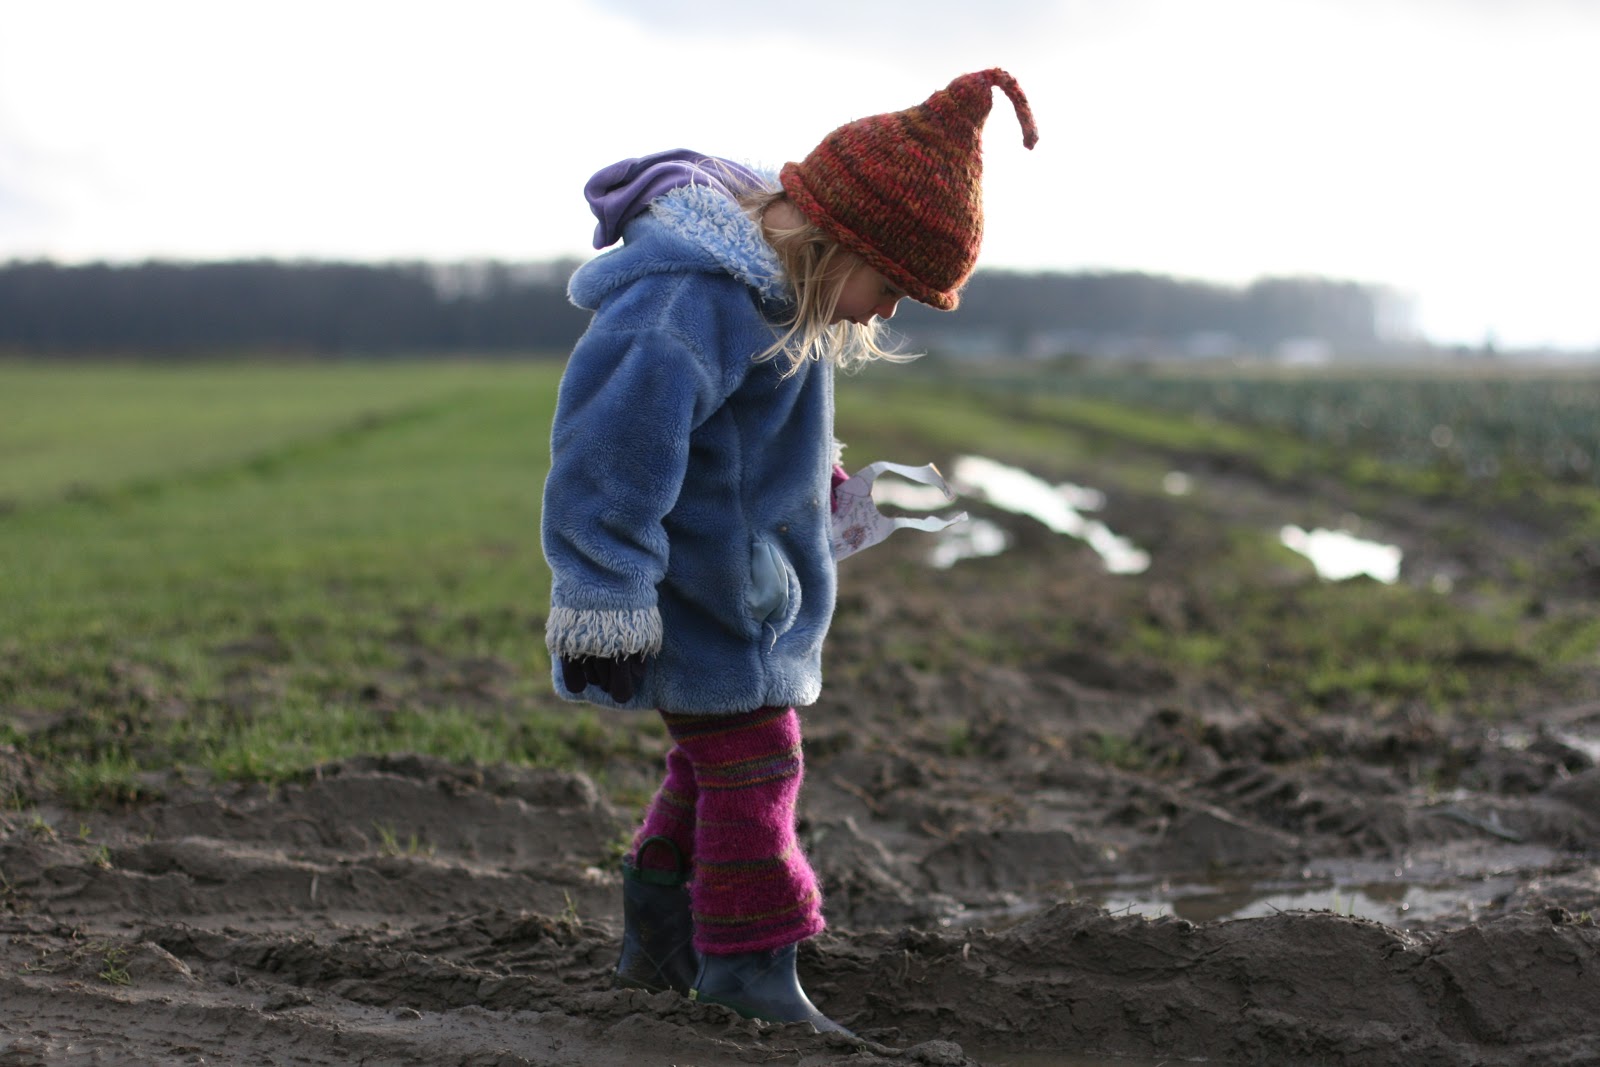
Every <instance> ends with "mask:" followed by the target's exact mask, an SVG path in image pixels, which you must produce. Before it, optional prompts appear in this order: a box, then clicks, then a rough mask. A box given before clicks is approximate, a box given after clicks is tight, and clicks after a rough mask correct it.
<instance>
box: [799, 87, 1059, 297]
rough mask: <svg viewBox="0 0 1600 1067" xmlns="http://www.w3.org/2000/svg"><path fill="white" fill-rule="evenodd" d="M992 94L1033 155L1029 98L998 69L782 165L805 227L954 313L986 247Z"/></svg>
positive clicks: (855, 125)
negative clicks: (986, 154) (1008, 108)
mask: <svg viewBox="0 0 1600 1067" xmlns="http://www.w3.org/2000/svg"><path fill="white" fill-rule="evenodd" d="M994 88H999V89H1001V90H1004V92H1005V94H1006V95H1007V96H1008V97H1010V98H1011V103H1012V105H1013V106H1014V107H1015V108H1016V111H1017V121H1019V122H1020V123H1021V124H1022V144H1023V146H1024V147H1026V148H1032V147H1033V146H1034V143H1035V142H1037V141H1038V139H1039V132H1038V130H1037V129H1035V128H1034V125H1033V110H1032V109H1031V108H1030V107H1028V99H1027V97H1025V96H1023V95H1022V89H1021V88H1020V87H1019V86H1018V85H1017V81H1016V79H1015V78H1013V77H1012V76H1011V75H1009V74H1007V73H1006V72H1005V71H1003V70H1001V69H999V68H998V67H995V68H993V69H990V70H983V71H978V72H976V73H974V74H963V75H961V77H959V78H957V79H956V80H955V81H953V82H951V83H950V84H949V85H948V86H946V87H945V88H943V89H941V90H939V91H938V92H936V93H934V94H933V95H932V96H930V97H928V99H927V100H926V101H925V102H923V103H921V104H919V105H917V106H916V107H913V108H908V109H907V110H905V111H894V112H890V113H888V114H885V115H873V116H872V117H871V118H865V119H858V120H856V121H855V122H850V123H846V124H845V125H843V126H840V127H839V128H838V129H837V130H834V131H833V132H832V133H830V134H828V136H827V137H825V138H823V140H822V143H821V144H819V145H818V146H817V147H816V148H815V149H813V150H812V152H811V154H810V155H809V156H807V157H806V158H805V160H804V161H803V162H800V163H786V164H784V167H783V170H782V171H781V172H779V175H778V178H779V181H781V182H782V183H783V188H784V191H785V192H787V193H788V194H789V199H790V200H792V201H794V205H795V206H796V207H798V208H799V209H800V211H801V212H802V213H803V214H804V215H805V216H806V218H807V219H809V220H810V221H811V222H812V223H813V224H815V225H816V226H817V227H819V228H820V229H821V230H822V231H823V232H824V233H826V234H828V236H830V237H832V238H833V239H834V240H836V241H838V242H839V243H840V244H841V245H843V246H844V247H845V248H847V249H849V250H850V251H852V252H854V253H855V254H856V255H858V256H860V257H861V258H862V259H864V260H865V261H866V262H867V263H869V264H871V265H872V266H873V267H875V268H877V270H878V271H879V272H880V273H881V274H882V275H883V276H884V277H885V278H887V279H889V281H890V282H891V283H893V284H894V285H896V286H898V287H900V288H901V289H903V290H905V292H906V293H907V295H909V296H910V297H911V298H912V299H914V300H918V301H921V302H922V303H924V304H929V305H932V306H933V307H936V308H938V309H939V310H941V311H951V310H954V308H955V306H956V305H957V304H958V303H959V302H960V300H961V293H960V290H961V286H962V284H963V283H964V282H966V280H967V277H968V276H969V275H971V274H972V268H973V267H974V266H975V265H976V264H977V260H978V246H979V245H980V244H981V243H982V241H983V191H982V180H983V160H982V158H981V152H980V143H979V138H980V135H981V134H982V131H983V123H984V120H985V119H987V118H988V117H989V108H990V106H991V105H992V104H993V101H994V94H993V92H991V90H992V89H994Z"/></svg>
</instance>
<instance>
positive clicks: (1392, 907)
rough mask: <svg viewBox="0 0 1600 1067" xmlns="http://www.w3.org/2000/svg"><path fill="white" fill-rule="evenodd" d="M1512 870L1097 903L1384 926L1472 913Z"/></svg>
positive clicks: (1162, 911) (1182, 889)
mask: <svg viewBox="0 0 1600 1067" xmlns="http://www.w3.org/2000/svg"><path fill="white" fill-rule="evenodd" d="M1517 884H1518V882H1517V878H1516V877H1515V876H1514V875H1505V876H1502V877H1497V878H1483V879H1478V880H1475V881H1472V882H1462V883H1453V884H1447V885H1442V886H1430V885H1419V884H1416V883H1408V882H1366V883H1360V884H1331V885H1328V884H1325V885H1319V886H1314V887H1307V886H1305V885H1304V884H1303V883H1279V884H1277V885H1274V884H1272V883H1270V882H1265V883H1253V884H1252V883H1242V884H1239V885H1235V886H1231V887H1230V886H1227V885H1173V886H1161V887H1157V888H1155V889H1153V890H1152V891H1150V892H1147V893H1141V894H1135V895H1130V896H1120V897H1119V896H1116V895H1110V896H1107V897H1105V898H1104V899H1103V900H1102V901H1101V906H1102V907H1104V908H1105V909H1106V910H1107V911H1109V912H1111V913H1113V914H1120V913H1124V912H1126V913H1128V914H1133V915H1144V916H1147V917H1149V918H1158V917H1160V916H1164V915H1172V916H1176V917H1177V918H1179V919H1187V920H1189V921H1190V922H1195V923H1203V922H1213V921H1216V920H1219V919H1258V918H1264V917H1266V916H1269V915H1276V914H1278V913H1279V912H1285V911H1326V912H1332V913H1333V914H1335V915H1348V916H1351V917H1354V918H1358V919H1372V920H1373V921H1375V922H1380V923H1383V924H1385V925H1387V926H1396V925H1399V924H1401V923H1404V922H1411V921H1422V920H1426V919H1437V918H1442V917H1444V916H1448V915H1461V914H1463V913H1469V914H1470V913H1472V912H1475V911H1477V910H1479V909H1481V908H1483V907H1486V906H1488V905H1489V904H1490V903H1492V902H1493V901H1494V900H1495V899H1496V898H1497V897H1502V896H1504V895H1505V894H1506V893H1508V892H1510V891H1511V890H1512V889H1514V888H1516V886H1517Z"/></svg>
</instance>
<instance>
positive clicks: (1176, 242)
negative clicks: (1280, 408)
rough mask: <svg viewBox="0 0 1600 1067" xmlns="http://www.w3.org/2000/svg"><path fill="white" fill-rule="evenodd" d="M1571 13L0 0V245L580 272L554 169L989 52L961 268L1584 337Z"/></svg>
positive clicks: (720, 136)
mask: <svg viewBox="0 0 1600 1067" xmlns="http://www.w3.org/2000/svg"><path fill="white" fill-rule="evenodd" d="M1597 56H1600V3H1596V2H1591V0H1054V2H1052V0H1037V2H1032V3H1026V2H1020V0H984V2H979V3H973V2H971V0H962V2H953V0H919V2H917V3H914V4H908V3H893V4H891V3H879V2H875V0H811V2H809V3H804V4H790V3H785V4H776V3H748V4H741V3H721V4H713V3H707V2H705V0H699V2H674V0H554V2H552V0H517V2H509V0H506V2H488V0H441V2H426V3H423V2H416V3H408V2H405V0H386V2H378V0H374V2H368V0H310V2H302V0H274V2H272V3H260V2H257V0H226V2H218V0H193V2H191V0H138V2H128V0H98V2H97V0H49V2H44V0H0V260H5V259H12V258H19V257H28V258H31V257H41V256H42V257H50V258H54V259H59V260H63V261H81V260H91V259H112V260H138V259H145V258H151V257H161V258H173V257H176V258H185V259H215V258H233V257H243V256H293V257H301V256H305V257H315V258H338V259H363V260H366V259H392V258H426V259H441V260H456V259H463V258H473V257H485V256H487V257H495V258H501V259H511V260H528V259H544V258H549V257H555V256H566V255H576V256H587V255H590V254H592V249H590V248H589V244H588V241H589V236H590V234H591V231H592V219H591V218H590V216H589V215H588V212H587V209H586V207H585V205H584V203H583V200H582V186H583V182H584V180H585V179H586V178H587V177H588V176H589V174H590V173H592V172H593V171H594V170H597V169H598V168H599V167H601V166H603V165H605V164H607V163H610V162H612V161H614V160H616V159H621V158H624V157H629V156H637V155H642V154H645V153H647V152H652V151H656V150H658V149H662V148H671V147H688V148H692V149H695V150H698V151H704V152H708V153H712V154H718V155H726V156H730V157H733V158H737V159H741V160H744V161H747V162H751V163H756V164H760V165H766V166H771V167H776V166H778V165H780V164H782V163H783V162H785V161H786V160H789V159H797V158H800V157H802V156H804V155H805V153H806V152H808V151H809V150H810V149H811V148H812V147H813V146H814V145H815V144H816V143H817V141H818V140H820V139H821V137H822V136H823V135H824V134H826V133H827V132H828V131H829V130H830V129H832V128H833V127H834V126H837V125H838V124H840V123H841V122H844V121H846V120H849V119H852V118H856V117H860V116H863V115H868V114H874V113H877V112H881V111H890V110H898V109H900V108H904V107H908V106H911V105H913V104H917V103H920V102H921V101H922V100H924V99H925V98H926V97H927V96H928V95H929V93H931V92H933V91H934V90H935V89H938V88H941V87H943V86H944V85H945V84H946V83H947V82H948V81H949V80H950V79H951V78H952V77H954V76H955V75H957V74H960V73H963V72H965V71H969V70H977V69H981V68H984V67H990V66H1000V67H1005V68H1006V69H1008V70H1010V71H1011V72H1012V73H1013V74H1014V75H1015V76H1016V77H1017V79H1018V81H1019V82H1020V83H1021V84H1022V87H1023V89H1024V90H1025V91H1026V92H1027V94H1028V96H1029V98H1030V99H1031V101H1032V104H1033V108H1034V112H1035V115H1036V117H1037V119H1038V124H1039V132H1040V141H1039V145H1038V147H1037V149H1035V150H1034V151H1033V152H1027V151H1025V150H1024V149H1023V148H1022V137H1021V132H1020V130H1019V128H1018V126H1017V123H1016V119H1015V117H1014V116H1013V113H1012V111H1011V108H1010V105H1009V104H1008V102H1007V101H1006V99H1005V97H1004V96H1003V95H1001V94H999V93H996V95H995V109H994V112H993V114H992V115H991V117H990V121H989V126H988V129H987V134H986V138H985V166H986V179H985V194H986V196H985V199H986V205H987V213H988V232H987V237H986V240H985V244H984V254H983V258H982V260H981V263H982V264H983V265H987V266H997V267H1022V268H1038V269H1060V270H1081V269H1131V270H1145V271H1151V272H1158V273H1167V274H1175V275H1179V276H1182V277H1190V278H1203V279H1211V280H1216V281H1224V282H1240V281H1248V280H1250V279H1253V278H1256V277H1259V276H1261V275H1266V274H1322V275H1328V276H1333V277H1339V278H1349V279H1353V280H1358V281H1368V282H1382V283H1386V284H1390V285H1393V286H1395V287H1396V288H1398V289H1400V290H1402V291H1403V292H1406V293H1409V294H1410V295H1411V296H1412V297H1413V298H1414V299H1415V300H1416V301H1417V305H1418V310H1419V321H1420V325H1421V326H1422V327H1423V329H1424V330H1425V331H1426V332H1427V333H1428V334H1429V335H1430V336H1432V337H1433V338H1435V339H1436V340H1441V341H1464V342H1472V343H1476V342H1481V341H1482V340H1484V339H1485V337H1486V335H1490V334H1492V335H1493V336H1495V338H1496V339H1497V340H1498V341H1499V342H1500V343H1501V344H1503V345H1540V344H1557V345H1563V346H1569V347H1580V346H1581V347H1594V346H1600V301H1597V300H1596V299H1595V292H1596V290H1597V288H1600V137H1597V136H1596V134H1595V132H1594V131H1595V126H1596V119H1595V110H1596V104H1597V102H1600V83H1597V78H1596V75H1595V73H1594V72H1595V69H1596V67H1595V64H1596V58H1595V57H1597Z"/></svg>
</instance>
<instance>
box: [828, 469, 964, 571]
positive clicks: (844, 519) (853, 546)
mask: <svg viewBox="0 0 1600 1067" xmlns="http://www.w3.org/2000/svg"><path fill="white" fill-rule="evenodd" d="M884 471H889V472H891V473H893V474H898V475H899V476H900V477H902V478H905V479H906V480H908V481H912V482H918V483H920V484H922V485H931V486H933V487H934V488H936V489H938V490H939V491H940V492H941V493H943V494H944V498H945V499H946V500H954V499H955V498H956V495H955V493H953V492H951V491H950V487H949V486H948V485H946V484H945V480H944V476H943V475H942V474H940V473H939V468H937V467H935V466H934V465H933V464H932V463H929V464H927V465H925V466H921V467H907V466H905V465H904V464H900V463H889V462H887V461H883V460H880V461H879V462H877V463H871V464H868V465H867V466H865V467H863V468H861V469H860V470H859V471H857V472H856V473H855V474H852V475H851V476H850V477H849V478H848V479H846V480H845V481H843V482H840V483H839V485H838V486H836V487H835V488H834V490H833V499H834V512H833V558H834V559H835V560H841V559H844V558H845V557H846V556H851V555H854V554H855V553H857V552H860V551H861V550H862V549H863V548H871V547H872V546H873V545H875V544H877V543H878V542H879V541H882V540H883V539H884V538H885V537H888V536H889V535H890V534H892V533H894V532H895V531H896V530H898V529H901V528H902V527H909V528H910V529H913V530H923V531H926V532H928V533H932V532H934V531H937V530H942V529H944V528H945V527H947V526H952V525H954V524H956V523H958V522H965V521H966V518H967V513H966V512H964V511H963V512H961V513H959V514H957V515H953V516H951V517H950V518H941V517H940V516H938V515H927V516H923V517H922V518H911V517H907V516H900V517H896V518H889V517H888V516H886V515H883V514H881V513H880V512H879V511H878V505H877V504H875V503H874V502H873V500H872V483H873V482H875V481H877V479H878V475H880V474H882V473H883V472H884Z"/></svg>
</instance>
